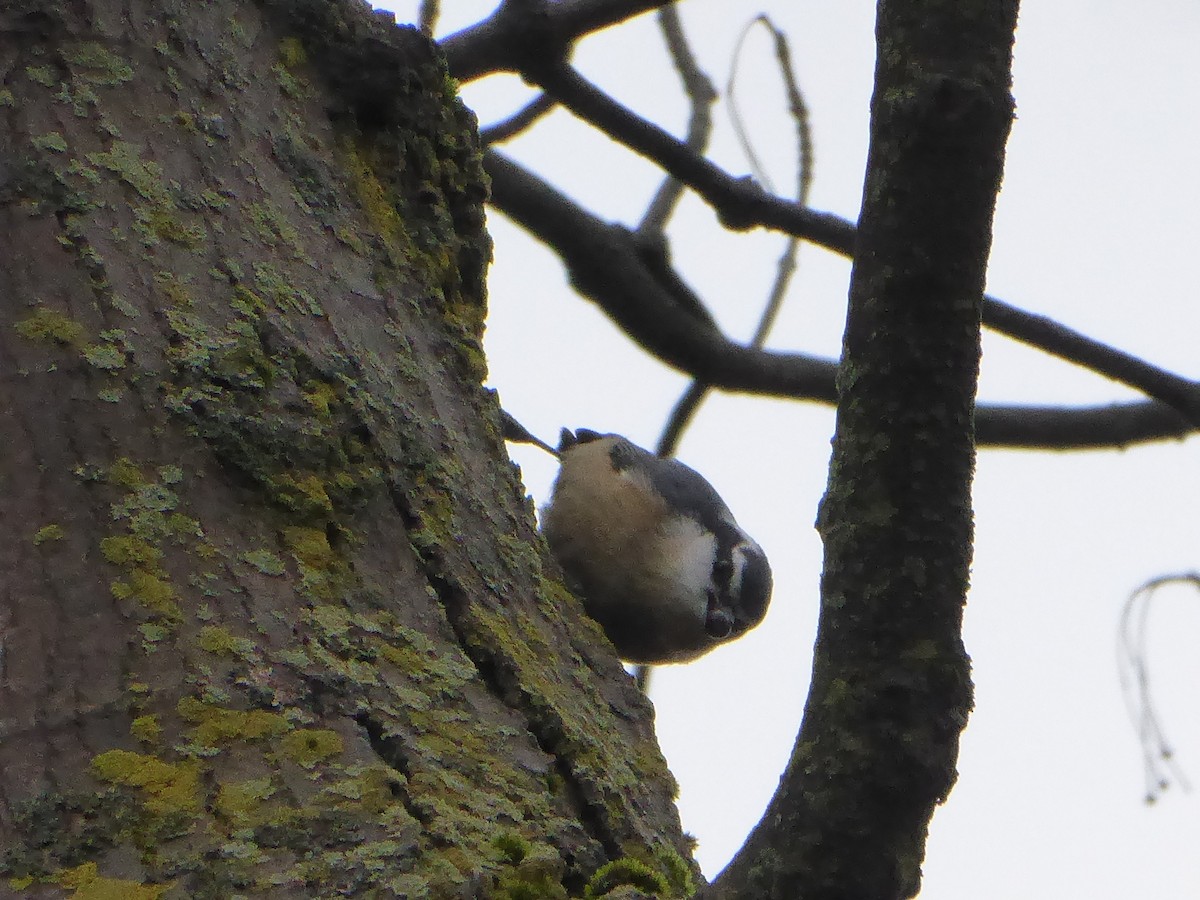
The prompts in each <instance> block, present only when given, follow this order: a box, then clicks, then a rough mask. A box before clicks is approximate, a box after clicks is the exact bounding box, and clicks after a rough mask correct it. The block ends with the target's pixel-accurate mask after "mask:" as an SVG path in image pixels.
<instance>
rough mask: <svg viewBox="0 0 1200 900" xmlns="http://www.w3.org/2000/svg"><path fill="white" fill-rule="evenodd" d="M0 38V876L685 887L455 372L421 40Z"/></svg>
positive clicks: (241, 884) (630, 719)
mask: <svg viewBox="0 0 1200 900" xmlns="http://www.w3.org/2000/svg"><path fill="white" fill-rule="evenodd" d="M0 73H2V74H3V83H4V85H5V87H4V88H2V89H0V116H2V117H3V121H4V127H3V130H2V131H0V247H2V248H3V249H0V384H2V387H0V423H2V428H3V434H4V437H5V440H6V444H7V449H6V452H5V453H4V454H3V457H2V458H0V516H2V520H3V522H4V523H5V526H6V528H7V529H8V539H7V540H6V541H5V542H4V543H3V544H2V545H0V546H2V551H0V552H3V554H4V558H3V563H2V567H0V587H2V591H0V616H2V618H0V629H2V633H0V641H2V644H0V650H2V651H3V657H2V667H0V672H2V673H3V679H2V680H0V719H2V720H0V854H2V855H0V874H2V875H3V876H4V877H5V881H3V882H0V894H4V893H5V892H9V893H11V895H14V896H62V895H64V894H70V893H71V892H72V891H77V892H79V894H78V895H80V896H82V895H83V894H84V893H85V892H86V891H88V890H90V891H94V892H96V895H99V892H101V891H105V890H107V891H111V892H112V894H111V895H113V896H128V897H156V896H160V895H165V896H193V897H228V896H230V895H232V894H252V895H256V896H280V897H283V896H291V897H313V896H330V895H333V894H338V895H347V896H360V895H368V894H369V895H370V896H398V897H425V896H428V897H459V896H462V897H475V896H497V897H506V896H524V895H526V894H527V893H528V892H529V891H537V890H540V891H542V893H540V894H537V895H538V896H547V897H554V896H565V893H566V892H568V891H569V892H570V893H573V894H577V893H579V892H580V891H581V890H582V889H583V887H584V885H585V884H586V883H587V882H588V880H589V879H592V880H593V888H594V889H595V890H597V891H599V890H601V889H602V888H603V887H606V886H608V885H610V884H615V883H618V882H621V881H626V882H631V883H636V884H639V885H641V887H642V888H643V889H644V890H650V889H659V890H661V891H663V892H667V891H669V892H672V893H676V894H678V893H683V892H684V891H685V890H686V882H687V881H688V879H689V878H690V877H691V875H692V874H693V873H694V867H693V866H692V864H691V863H690V861H685V858H686V857H687V856H688V846H687V842H686V840H685V838H684V837H683V836H682V834H681V833H680V829H679V822H678V818H677V814H676V812H675V809H674V806H673V804H672V794H673V789H674V786H673V782H672V780H671V777H670V775H669V774H668V772H667V771H666V768H665V765H664V763H663V760H662V758H661V756H660V754H659V751H658V748H657V745H656V743H655V741H654V737H653V729H652V723H651V711H650V708H649V705H648V704H647V703H646V701H645V700H644V699H643V698H642V697H641V696H640V695H639V694H638V693H637V691H636V690H635V689H634V687H633V685H632V682H631V681H630V679H629V678H628V677H627V676H626V675H625V673H624V672H623V671H622V669H621V667H620V665H619V663H618V662H617V660H616V659H615V657H614V656H613V653H612V650H611V648H610V647H609V645H608V644H607V642H606V641H605V640H604V638H603V635H602V634H601V633H600V632H599V630H598V629H597V628H596V626H595V625H594V624H592V623H591V622H590V620H588V619H587V618H586V617H585V616H583V614H582V612H581V610H580V608H579V606H578V604H577V603H576V601H575V600H574V598H572V597H571V596H570V595H568V594H567V593H565V592H564V591H563V589H562V588H561V587H560V586H559V584H558V582H557V580H556V579H555V577H554V576H553V575H552V574H551V573H549V572H548V571H544V570H543V565H544V556H543V551H542V545H541V542H540V540H539V539H538V538H537V537H536V535H535V533H534V526H533V520H532V515H531V510H530V507H529V504H528V501H527V500H526V499H525V497H524V490H523V488H522V487H521V485H520V483H519V480H518V478H517V477H516V473H515V471H514V469H513V467H512V466H511V465H510V464H509V462H508V461H507V458H506V456H505V454H504V450H503V446H502V442H501V440H500V438H499V436H498V428H497V423H498V419H497V414H496V413H497V409H496V402H495V398H494V396H493V395H491V394H489V393H488V392H487V391H485V390H483V389H482V388H481V386H480V382H481V379H482V377H483V375H484V362H483V356H482V351H481V345H480V337H481V332H482V327H483V318H484V311H485V303H484V281H483V278H484V272H485V268H486V264H487V261H488V254H489V244H488V239H487V236H486V233H485V232H484V229H483V211H482V210H483V207H482V203H483V201H484V199H485V196H486V190H487V189H486V181H485V178H484V176H483V174H482V171H481V168H480V164H479V148H478V146H477V142H476V137H475V133H474V121H473V119H472V117H471V116H470V115H469V113H467V112H466V110H465V109H464V108H463V107H462V106H461V105H460V104H459V102H458V101H457V100H456V99H455V97H454V84H453V82H452V81H451V80H450V79H449V78H448V77H447V76H446V74H445V70H444V68H443V66H442V63H441V61H440V60H439V58H438V57H437V55H436V53H435V52H434V50H433V48H432V47H431V45H430V44H429V43H428V42H427V41H426V40H425V39H424V38H423V37H421V36H420V35H418V34H417V33H416V32H414V31H411V30H407V29H400V28H396V27H395V25H394V23H393V22H391V21H390V20H389V19H387V18H386V17H383V16H381V15H376V14H373V13H371V12H370V11H369V10H368V9H367V7H365V6H362V5H360V4H359V3H357V2H352V0H346V2H341V0H291V2H283V0H279V2H267V0H262V2H256V3H251V2H247V0H241V2H238V0H213V2H208V3H192V2H187V0H77V2H66V0H10V2H8V3H6V4H5V7H4V9H3V10H0ZM614 860H620V862H618V863H617V864H616V865H610V866H608V867H606V868H605V869H603V870H601V867H602V866H604V864H605V863H606V862H609V861H614ZM598 870H600V871H598ZM522 891H525V892H526V894H523V893H522ZM89 895H92V894H89Z"/></svg>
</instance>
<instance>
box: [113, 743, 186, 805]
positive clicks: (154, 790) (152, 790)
mask: <svg viewBox="0 0 1200 900" xmlns="http://www.w3.org/2000/svg"><path fill="white" fill-rule="evenodd" d="M92 774H94V775H95V776H96V777H97V778H99V779H100V780H101V781H106V782H108V783H110V784H115V785H120V786H122V787H132V788H137V789H139V790H140V791H141V792H142V794H143V796H144V800H145V805H146V809H147V810H149V811H150V812H153V813H156V814H167V813H177V812H184V813H197V812H199V811H200V806H201V800H202V798H201V791H200V768H199V766H198V765H197V764H196V763H194V762H191V761H185V762H180V763H168V762H164V761H163V760H161V759H158V758H157V757H154V756H146V755H144V754H142V753H133V752H131V751H129V750H109V751H107V752H106V753H101V754H100V755H99V756H97V757H96V758H95V759H93V760H92Z"/></svg>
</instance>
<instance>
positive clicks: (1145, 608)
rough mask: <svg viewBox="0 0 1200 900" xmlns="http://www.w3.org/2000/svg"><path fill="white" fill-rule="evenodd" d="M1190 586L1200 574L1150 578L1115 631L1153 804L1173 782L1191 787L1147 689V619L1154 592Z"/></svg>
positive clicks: (1128, 605) (1124, 687)
mask: <svg viewBox="0 0 1200 900" xmlns="http://www.w3.org/2000/svg"><path fill="white" fill-rule="evenodd" d="M1171 584H1183V585H1190V586H1192V587H1193V588H1196V589H1198V590H1200V573H1197V572H1188V573H1184V574H1180V575H1166V576H1162V577H1159V578H1154V579H1151V580H1150V581H1147V582H1146V583H1145V584H1143V585H1142V586H1141V587H1139V588H1138V589H1137V590H1136V591H1134V592H1133V593H1132V594H1131V595H1130V596H1129V598H1128V599H1127V600H1126V601H1125V607H1124V608H1123V609H1122V610H1121V624H1120V626H1119V628H1118V630H1117V672H1118V675H1119V676H1120V679H1121V692H1122V694H1123V695H1124V697H1125V708H1126V710H1127V711H1128V713H1129V720H1130V722H1132V723H1133V727H1134V729H1135V730H1136V731H1137V736H1138V743H1139V744H1141V748H1142V770H1143V772H1144V773H1145V779H1146V795H1145V797H1146V802H1147V803H1154V802H1156V801H1157V800H1158V798H1159V796H1161V794H1162V792H1163V791H1165V790H1166V789H1167V788H1169V787H1170V786H1171V784H1172V781H1174V783H1175V784H1178V785H1179V786H1180V787H1182V788H1183V790H1184V791H1189V790H1191V785H1190V784H1189V783H1188V779H1187V776H1185V775H1184V773H1183V770H1182V769H1181V768H1180V767H1179V764H1178V763H1176V762H1175V754H1174V752H1173V751H1172V750H1171V746H1170V744H1168V743H1167V738H1166V735H1165V733H1164V732H1163V728H1162V720H1161V718H1160V716H1159V714H1158V709H1157V706H1156V705H1155V703H1154V695H1153V693H1152V692H1151V690H1150V670H1149V666H1148V662H1147V658H1146V656H1147V654H1146V638H1147V631H1148V629H1147V622H1148V618H1149V615H1150V606H1151V602H1152V601H1153V599H1154V594H1155V592H1156V591H1157V590H1158V589H1159V588H1161V587H1165V586H1167V585H1171Z"/></svg>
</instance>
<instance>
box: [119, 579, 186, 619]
mask: <svg viewBox="0 0 1200 900" xmlns="http://www.w3.org/2000/svg"><path fill="white" fill-rule="evenodd" d="M111 590H112V595H113V596H114V597H116V598H117V599H118V600H136V601H137V602H138V603H140V604H141V605H142V606H144V607H146V609H148V610H150V611H151V612H153V613H157V614H158V615H160V616H164V617H166V618H168V619H178V618H179V617H180V615H181V613H180V610H179V604H178V603H176V602H175V600H176V599H177V595H176V594H175V589H174V588H173V587H171V584H170V582H168V581H167V580H166V579H164V578H162V577H160V576H159V575H156V574H155V573H153V572H148V571H146V570H145V569H134V570H133V571H132V572H130V573H129V575H128V576H127V577H126V578H125V579H123V580H118V581H114V582H113V583H112V585H111Z"/></svg>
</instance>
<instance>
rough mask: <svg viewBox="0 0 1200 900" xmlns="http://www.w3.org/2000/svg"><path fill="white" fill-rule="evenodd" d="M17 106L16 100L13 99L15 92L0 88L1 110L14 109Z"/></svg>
mask: <svg viewBox="0 0 1200 900" xmlns="http://www.w3.org/2000/svg"><path fill="white" fill-rule="evenodd" d="M16 105H17V101H16V98H15V97H13V92H12V91H10V90H9V89H8V88H0V108H4V107H13V106H16Z"/></svg>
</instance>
